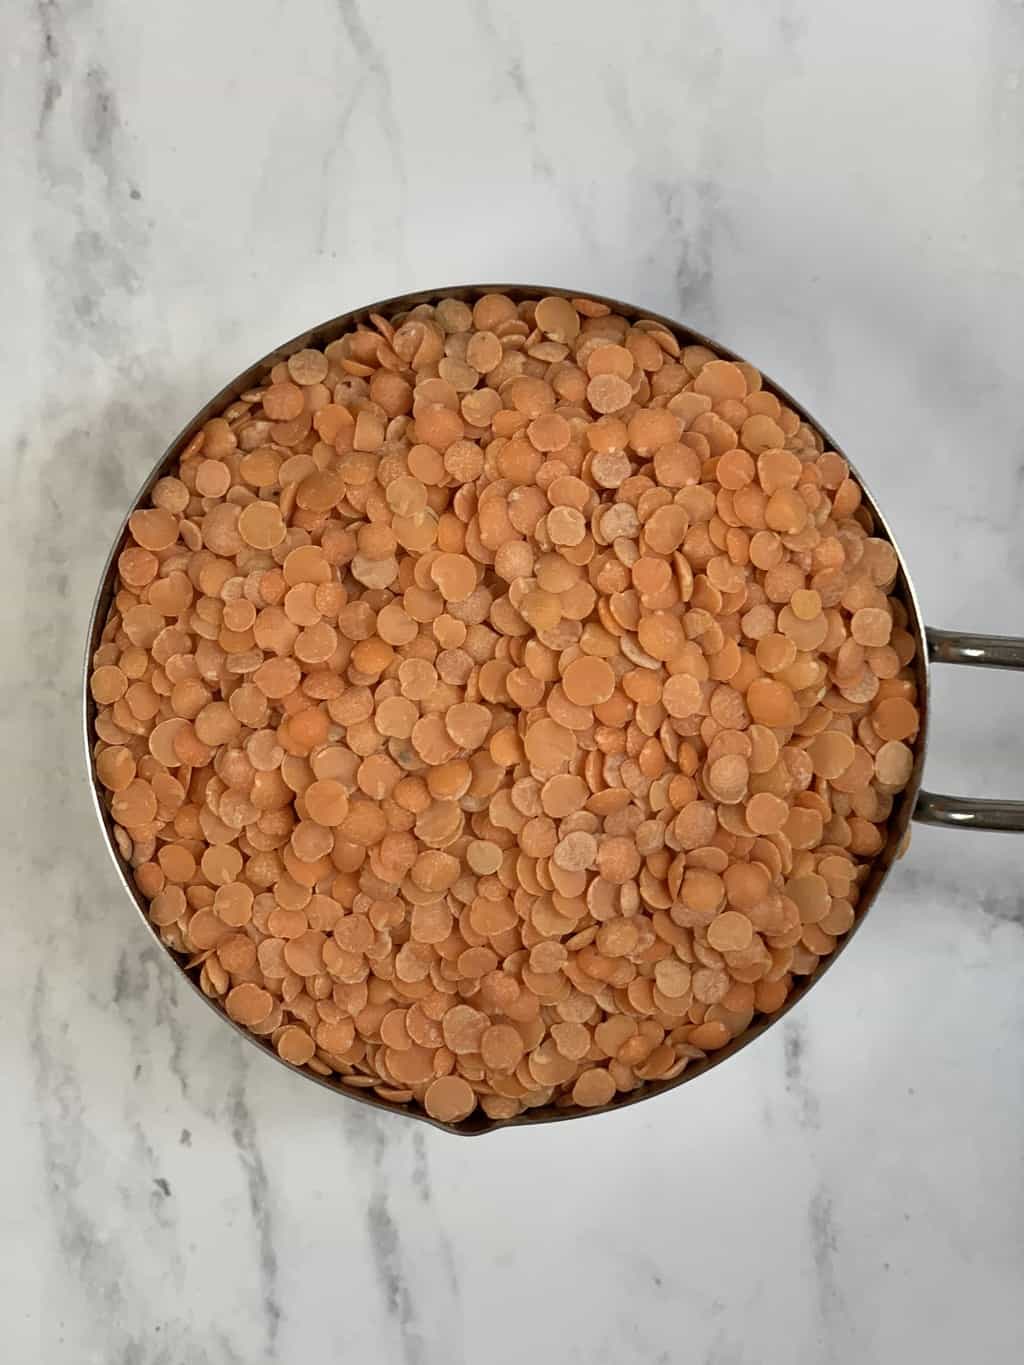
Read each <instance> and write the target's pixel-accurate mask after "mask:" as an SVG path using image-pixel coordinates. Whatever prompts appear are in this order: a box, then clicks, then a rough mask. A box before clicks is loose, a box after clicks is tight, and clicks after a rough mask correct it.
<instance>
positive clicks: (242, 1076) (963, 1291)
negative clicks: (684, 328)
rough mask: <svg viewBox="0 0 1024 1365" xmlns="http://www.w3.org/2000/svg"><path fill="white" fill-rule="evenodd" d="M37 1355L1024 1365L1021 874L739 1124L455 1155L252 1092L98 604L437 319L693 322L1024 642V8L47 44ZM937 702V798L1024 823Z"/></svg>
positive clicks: (948, 893) (703, 1124) (765, 1076)
mask: <svg viewBox="0 0 1024 1365" xmlns="http://www.w3.org/2000/svg"><path fill="white" fill-rule="evenodd" d="M0 45H2V48H3V51H4V54H5V58H4V60H5V70H4V78H3V82H2V87H0V100H2V106H0V107H2V114H3V118H2V126H3V129H4V139H3V149H2V152H0V156H2V168H3V170H2V183H3V191H4V192H3V200H4V208H3V212H2V214H0V247H2V254H3V261H4V265H5V276H4V281H3V308H4V326H3V329H2V332H0V397H2V404H3V412H4V419H5V434H4V438H3V441H2V443H0V461H2V466H0V468H2V474H3V479H2V483H0V499H2V504H3V511H4V521H3V525H4V534H3V537H2V539H0V570H2V573H3V581H4V582H5V583H6V584H7V585H8V586H7V591H6V592H5V594H4V596H3V604H2V607H0V612H2V616H0V620H2V623H3V641H2V649H3V664H2V670H3V676H4V681H5V686H4V689H3V700H2V703H0V723H2V727H3V730H2V735H3V753H4V756H5V767H6V776H7V782H6V784H5V790H4V794H3V798H2V801H3V807H2V809H3V830H4V837H3V842H2V850H3V852H2V858H3V868H4V873H5V884H6V888H7V890H6V895H5V897H4V908H3V920H2V923H3V939H2V951H0V1001H2V1004H0V1011H2V1019H3V1028H2V1030H0V1065H2V1073H3V1077H4V1081H5V1084H6V1094H5V1096H4V1102H3V1112H2V1118H0V1131H2V1138H0V1141H2V1150H3V1161H2V1163H0V1210H2V1213H0V1310H2V1321H3V1336H4V1343H5V1348H6V1349H5V1352H4V1355H5V1358H6V1359H8V1360H10V1361H12V1362H16V1363H17V1365H23V1363H24V1365H29V1362H42V1363H43V1365H51V1362H52V1363H54V1365H57V1363H58V1362H59V1363H60V1365H63V1362H74V1365H94V1363H95V1365H115V1363H116V1365H121V1363H122V1362H123V1363H124V1365H165V1363H166V1365H205V1362H210V1363H211V1365H220V1362H224V1363H225V1365H234V1362H245V1365H261V1363H262V1362H268V1363H269V1362H287V1365H291V1362H295V1361H300V1360H303V1361H305V1360H319V1361H335V1360H345V1361H347V1360H357V1359H358V1360H366V1361H370V1362H374V1365H377V1363H380V1365H390V1362H397V1363H399V1365H461V1362H479V1361H483V1362H487V1365H511V1363H512V1362H518V1361H521V1360H523V1359H533V1360H537V1361H543V1362H584V1361H585V1362H587V1363H588V1365H600V1362H608V1365H634V1362H636V1363H638V1365H639V1363H642V1365H655V1363H656V1362H673V1363H674V1362H691V1361H693V1362H706V1363H707V1365H775V1362H780V1363H781V1362H785V1363H786V1365H818V1362H826V1363H832V1362H838V1363H839V1365H861V1362H871V1363H872V1365H879V1363H884V1362H889V1361H906V1360H911V1361H925V1360H926V1361H929V1362H930V1363H931V1365H945V1362H950V1365H953V1362H956V1363H957V1365H959V1362H961V1361H963V1360H965V1359H969V1360H972V1361H978V1362H982V1363H985V1362H990V1361H993V1362H994V1361H997V1360H1008V1359H1010V1358H1012V1357H1013V1356H1014V1354H1017V1355H1019V1353H1020V1350H1021V1343H1022V1336H1024V1319H1022V1311H1021V1308H1020V1306H1019V1291H1020V1284H1021V1274H1022V1270H1024V1174H1022V1143H1021V1133H1022V1128H1024V1079H1022V1077H1024V1068H1022V1054H1024V1030H1022V1025H1024V896H1022V892H1021V871H1022V866H1024V858H1022V855H1024V841H1017V842H1015V841H1014V840H1013V838H1012V837H1010V836H1002V837H1001V836H993V835H975V836H970V835H966V834H959V835H958V834H953V833H950V834H946V833H940V832H934V831H928V830H925V831H919V832H918V834H917V836H916V838H915V842H914V847H913V848H912V850H911V853H910V855H909V857H908V858H907V860H906V861H905V862H904V863H903V864H902V865H901V866H900V868H899V869H898V870H897V872H896V873H895V875H894V877H893V878H892V881H891V882H890V885H889V889H888V891H887V893H886V895H885V898H884V900H883V901H882V902H881V903H880V904H879V905H878V906H877V908H876V910H875V913H874V914H873V915H872V917H871V919H870V921H869V923H868V924H867V925H866V926H865V928H864V930H863V932H862V934H861V935H860V936H859V939H858V941H857V943H856V944H855V945H854V946H853V947H852V948H851V950H850V952H849V953H848V954H846V955H845V957H844V958H843V960H842V961H841V962H840V963H839V964H837V966H836V968H835V970H834V971H833V972H832V973H831V974H830V976H829V978H828V980H827V982H826V983H824V984H823V985H822V986H821V988H820V990H818V991H815V992H814V993H813V995H812V996H811V998H810V999H809V1000H808V1001H807V1002H806V1003H805V1004H804V1005H803V1006H802V1007H801V1008H800V1009H799V1010H798V1011H797V1012H796V1014H795V1016H792V1017H791V1018H790V1019H789V1020H788V1021H786V1023H785V1024H784V1025H783V1026H781V1027H780V1028H778V1029H776V1030H774V1031H773V1032H772V1033H770V1034H769V1035H768V1037H767V1038H766V1039H765V1040H763V1041H762V1042H761V1043H759V1044H758V1045H756V1046H755V1047H754V1048H751V1049H750V1050H749V1051H747V1052H746V1053H745V1054H743V1055H742V1056H741V1057H739V1058H737V1059H736V1060H735V1061H733V1062H731V1063H730V1064H728V1065H727V1066H725V1067H723V1068H722V1069H720V1070H719V1071H717V1072H716V1073H714V1074H713V1075H712V1076H711V1077H709V1078H707V1079H705V1080H702V1081H700V1082H699V1083H697V1084H695V1085H694V1086H692V1087H687V1088H684V1089H683V1090H682V1091H680V1092H678V1093H676V1094H675V1095H673V1096H670V1097H667V1098H665V1099H662V1100H660V1101H658V1102H656V1103H654V1104H651V1105H645V1106H641V1107H639V1108H638V1109H633V1110H631V1111H627V1112H625V1113H623V1114H620V1115H617V1116H613V1117H606V1118H601V1119H598V1120H595V1121H593V1122H592V1123H589V1124H588V1125H587V1126H586V1127H581V1126H579V1125H575V1126H574V1125H565V1126H561V1127H556V1128H553V1129H535V1130H526V1131H520V1132H512V1133H507V1134H501V1135H498V1136H495V1137H491V1138H488V1139H486V1140H484V1141H482V1142H471V1143H469V1142H460V1141H457V1140H456V1139H453V1138H451V1137H448V1136H447V1135H444V1134H439V1133H435V1132H433V1131H428V1130H425V1129H423V1128H421V1127H418V1126H414V1125H410V1124H407V1123H405V1122H402V1121H382V1120H378V1119H376V1118H374V1117H372V1116H368V1114H367V1113H364V1112H363V1111H362V1110H360V1109H358V1108H356V1107H353V1106H349V1105H348V1104H346V1103H344V1102H343V1101H340V1100H338V1099H337V1098H335V1097H332V1096H331V1095H329V1094H327V1093H326V1092H323V1091H320V1090H318V1089H317V1088H316V1087H314V1086H311V1085H308V1084H307V1083H305V1082H304V1081H302V1080H301V1079H300V1078H298V1077H293V1076H289V1075H288V1074H286V1073H285V1071H284V1070H283V1069H282V1068H279V1067H276V1066H273V1065H272V1064H270V1063H269V1062H267V1061H264V1060H263V1059H261V1058H260V1057H259V1056H258V1055H256V1054H255V1053H254V1052H252V1051H251V1050H250V1049H248V1048H245V1049H243V1047H242V1046H241V1045H240V1044H239V1043H238V1042H237V1040H236V1039H235V1038H234V1037H233V1036H232V1034H231V1033H230V1031H229V1030H228V1029H226V1028H223V1027H221V1026H220V1025H218V1023H217V1021H216V1019H215V1018H214V1017H213V1016H212V1015H210V1014H209V1013H207V1012H206V1011H205V1010H203V1009H202V1008H201V1007H200V1006H199V1004H198V1003H197V1002H196V1001H195V1000H194V999H193V998H192V997H191V995H190V994H189V993H188V992H187V990H186V989H185V988H184V987H183V986H182V984H181V983H180V982H179V981H178V980H177V979H176V977H175V975H174V974H173V973H172V971H170V970H169V969H168V967H167V965H166V964H165V963H164V962H163V961H161V960H160V958H159V956H158V954H157V953H156V951H155V950H154V948H153V947H152V946H151V945H150V943H149V940H148V939H147V938H146V937H145V935H144V933H143V930H142V928H141V926H140V925H139V924H138V923H137V922H136V921H135V918H134V915H133V912H131V911H130V910H129V908H128V906H127V905H126V903H125V902H124V900H123V898H122V896H121V894H120V893H119V891H118V888H117V886H116V885H115V881H114V876H113V873H112V871H111V869H110V868H109V866H108V865H107V862H106V858H105V855H104V854H103V853H102V850H101V847H100V842H99V839H98V837H97V834H96V831H95V829H94V827H93V819H92V815H91V812H90V810H89V808H88V805H87V799H86V791H85V786H84V783H83V780H82V759H81V753H80V742H79V736H78V721H77V714H78V690H79V666H80V653H81V647H82V639H83V632H84V629H85V622H86V616H87V611H88V606H89V603H90V599H91V597H92V593H93V588H94V583H95V579H96V576H97V574H98V572H99V569H100V566H101V564H102V561H103V558H104V555H105V553H106V549H107V543H108V540H109V538H110V536H111V535H112V534H113V531H114V529H115V527H116V525H117V523H118V521H119V520H120V518H121V515H122V512H123V510H124V508H125V505H126V501H127V499H128V498H129V497H130V495H131V494H132V492H133V491H134V489H135V487H136V485H137V483H138V482H139V481H140V480H141V478H142V476H143V474H144V473H145V472H146V471H147V469H148V468H149V466H150V464H151V462H152V461H153V459H154V458H155V456H156V455H157V454H158V453H159V450H160V449H161V448H162V446H163V445H164V443H165V441H166V439H167V438H168V436H169V434H171V433H172V432H173V431H174V430H176V429H177V428H178V427H179V426H180V425H181V424H182V423H183V421H184V420H185V419H186V418H187V417H188V416H189V415H190V414H191V412H192V411H193V410H194V409H195V408H196V407H197V406H198V405H199V404H200V403H201V402H202V401H204V400H205V398H206V397H207V396H208V395H209V393H211V392H212V391H213V390H214V389H216V388H217V387H219V385H220V384H221V382H222V381H223V380H224V379H225V378H226V377H227V376H229V375H230V374H232V373H234V372H235V371H236V370H237V369H239V368H240V367H241V366H242V365H243V364H244V363H246V362H247V361H249V360H250V359H251V358H253V357H255V356H256V355H258V354H260V353H262V352H263V351H264V350H266V349H267V348H268V347H269V346H270V345H272V344H275V343H276V342H277V341H279V340H280V339H283V338H284V337H286V336H289V335H291V334H292V333H294V332H296V331H299V330H300V329H302V328H303V327H305V326H306V325H308V324H310V323H313V322H315V321H317V320H318V319H320V318H323V317H327V316H330V315H332V314H334V313H337V312H340V311H342V310H343V309H345V308H347V307H349V306H355V305H357V304H360V303H363V302H365V301H368V300H370V299H372V298H377V297H381V296H383V295H387V294H391V293H397V292H399V291H401V290H404V289H409V288H417V287H429V286H434V285H439V284H442V283H454V282H458V281H460V280H474V279H487V278H508V279H524V280H538V281H546V282H553V283H566V284H572V285H573V286H575V287H578V288H580V289H581V290H586V289H592V290H595V291H603V292H607V293H611V294H614V295H618V296H620V297H625V298H629V299H633V300H636V301H638V302H643V303H646V304H648V305H650V306H652V307H654V308H660V309H662V310H664V311H666V312H668V313H672V314H675V315H677V316H679V317H682V318H685V319H687V320H689V321H691V322H692V323H693V324H695V325H696V326H697V327H699V328H702V329H704V330H707V331H710V332H711V333H712V334H713V335H717V336H719V337H720V338H721V339H722V340H723V341H724V342H726V343H728V344H730V345H732V346H734V347H735V348H737V349H738V350H740V351H741V352H744V353H746V354H748V355H749V356H750V357H751V359H753V360H755V361H757V362H758V363H761V364H763V365H764V366H765V367H766V368H767V369H768V371H769V372H770V373H771V374H773V375H774V376H775V377H776V378H777V379H778V380H779V381H780V382H781V383H783V384H784V385H785V386H787V387H789V388H790V389H791V390H793V391H794V392H795V393H796V394H798V395H799V396H801V397H802V398H803V399H804V401H805V402H806V403H807V404H808V405H809V406H810V408H811V409H812V411H814V412H815V413H817V414H819V415H820V416H821V417H822V419H823V420H824V421H825V422H826V424H827V425H828V426H829V427H830V428H831V429H832V430H833V432H834V433H835V434H836V435H837V437H838V438H839V439H840V440H841V442H842V443H843V444H844V445H845V447H846V449H847V450H848V452H849V453H850V454H851V456H852V457H853V458H854V460H855V461H856V462H857V463H858V465H859V467H860V469H861V470H862V472H863V473H864V475H865V477H866V478H867V479H868V481H869V482H870V483H871V485H872V486H873V488H874V490H875V492H876V494H877V495H878V496H879V498H880V499H881V501H882V502H883V503H884V505H885V507H886V508H887V509H889V510H890V511H891V518H892V521H893V524H894V526H895V528H896V531H897V534H898V535H899V536H900V537H901V540H902V544H903V546H904V548H905V551H906V554H907V557H908V559H909V560H910V562H911V564H912V565H913V567H914V572H915V576H916V580H917V585H918V589H919V591H920V594H921V597H922V600H923V603H924V606H925V609H926V613H927V615H928V617H929V619H931V620H932V621H933V622H935V623H936V624H943V625H948V626H962V627H968V628H974V629H980V630H986V629H987V630H1004V631H1011V630H1015V631H1016V632H1017V633H1024V607H1022V602H1024V551H1022V548H1021V547H1022V544H1024V540H1022V538H1021V533H1020V530H1019V525H1020V522H1021V519H1022V517H1024V391H1022V384H1021V360H1020V357H1021V353H1022V348H1024V307H1022V304H1024V175H1022V169H1021V167H1022V164H1024V163H1022V154H1024V111H1022V105H1021V99H1022V89H1021V70H1022V64H1024V5H1022V4H1021V3H1019V0H943V3H942V4H941V5H937V4H934V3H930V2H929V0H903V2H902V3H896V4H893V3H892V0H885V3H883V2H882V0H861V3H859V4H856V5H851V4H849V3H847V2H846V0H843V3H838V0H732V3H730V4H721V3H715V2H714V0H703V2H702V3H691V2H690V0H686V2H683V0H645V3H643V4H639V3H637V4H634V5H631V6H630V5H625V4H614V3H612V2H611V0H590V2H589V3H583V2H582V0H572V2H571V3H564V2H563V3H560V4H556V3H550V2H549V0H545V2H544V3H541V2H540V0H518V3H516V4H515V5H512V4H504V3H499V0H493V2H492V3H491V4H490V5H487V4H484V3H468V0H440V2H439V3H435V4H429V5H428V4H412V3H406V4H399V3H397V0H390V2H389V0H384V3H378V4H375V5H371V4H370V3H369V0H308V2H307V3H304V4H299V3H297V2H295V3H291V4H287V5H286V4H282V3H280V0H245V2H244V3H243V0H206V3H202V4H200V3H198V0H178V3H172V4H163V5H156V4H147V5H131V4H128V3H126V0H35V3H29V0H6V3H5V4H4V5H3V7H2V10H0ZM1021 716H1022V688H1021V682H1020V680H1019V679H1015V678H1013V677H1012V676H1011V675H1009V674H1003V675H998V674H996V675H989V676H987V677H986V676H979V675H977V674H965V673H962V672H961V673H959V674H957V675H955V676H952V675H951V671H950V670H946V671H945V672H944V673H941V674H940V675H939V676H938V678H937V686H936V689H935V711H934V749H933V753H932V756H931V759H930V766H929V773H928V778H929V782H930V784H931V785H932V786H937V787H945V788H950V789H956V790H961V791H964V792H972V793H975V794H980V793H988V794H998V795H1005V796H1011V795H1014V794H1016V795H1018V796H1021V795H1024V776H1022V770H1024V742H1022V739H1021Z"/></svg>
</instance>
